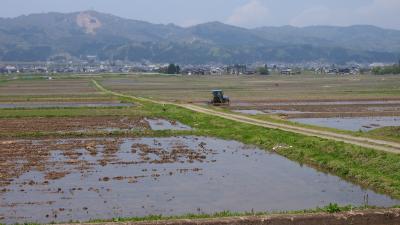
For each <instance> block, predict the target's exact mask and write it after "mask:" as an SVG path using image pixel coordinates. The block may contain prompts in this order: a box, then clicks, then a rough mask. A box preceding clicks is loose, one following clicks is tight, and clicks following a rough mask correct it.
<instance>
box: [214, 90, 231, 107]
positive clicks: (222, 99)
mask: <svg viewBox="0 0 400 225" xmlns="http://www.w3.org/2000/svg"><path fill="white" fill-rule="evenodd" d="M212 95H213V99H212V100H211V102H210V104H212V105H229V103H230V100H229V97H228V96H224V92H223V91H222V90H213V91H212Z"/></svg>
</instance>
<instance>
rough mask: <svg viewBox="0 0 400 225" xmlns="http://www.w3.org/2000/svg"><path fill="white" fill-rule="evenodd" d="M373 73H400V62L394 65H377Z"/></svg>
mask: <svg viewBox="0 0 400 225" xmlns="http://www.w3.org/2000/svg"><path fill="white" fill-rule="evenodd" d="M372 73H374V74H376V75H384V74H400V64H398V65H393V66H384V67H375V68H373V69H372Z"/></svg>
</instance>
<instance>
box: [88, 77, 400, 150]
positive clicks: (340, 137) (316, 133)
mask: <svg viewBox="0 0 400 225" xmlns="http://www.w3.org/2000/svg"><path fill="white" fill-rule="evenodd" d="M93 83H94V84H95V85H96V86H97V87H98V88H99V89H100V90H101V91H104V92H106V93H109V94H113V95H116V96H120V97H130V98H132V99H133V100H142V101H149V102H152V103H158V104H170V105H175V106H178V107H183V108H185V109H189V110H192V111H195V112H199V113H204V114H208V115H212V116H218V117H221V118H225V119H229V120H233V121H237V122H242V123H247V124H252V125H256V126H261V127H265V128H271V129H279V130H283V131H288V132H293V133H297V134H302V135H307V136H313V137H319V138H323V139H329V140H334V141H342V142H345V143H348V144H353V145H358V146H362V147H366V148H372V149H376V150H380V151H385V152H391V153H398V154H400V143H396V142H390V141H384V140H376V139H372V138H365V137H355V136H351V135H346V134H338V133H334V132H329V131H321V130H314V129H310V128H303V127H297V126H292V125H287V124H281V123H274V122H268V121H264V120H258V119H254V118H249V117H247V116H243V115H237V114H233V113H226V112H220V111H217V110H213V109H208V108H204V107H201V106H197V105H193V104H178V103H171V102H163V101H156V100H150V99H145V98H137V97H134V96H129V95H124V94H120V93H116V92H113V91H110V90H107V89H105V88H104V87H102V86H101V85H100V84H99V83H97V82H96V81H93Z"/></svg>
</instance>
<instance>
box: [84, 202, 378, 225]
mask: <svg viewBox="0 0 400 225" xmlns="http://www.w3.org/2000/svg"><path fill="white" fill-rule="evenodd" d="M365 209H372V207H368V206H365V207H360V208H354V207H353V206H343V207H342V206H338V205H337V204H334V203H330V204H329V205H327V206H325V207H322V208H320V207H317V208H315V209H308V210H297V211H282V212H231V211H222V212H217V213H214V214H205V213H201V214H186V215H182V216H163V215H149V216H145V217H131V218H113V219H111V220H91V221H89V222H88V223H104V222H144V221H160V220H179V219H215V218H228V217H241V216H270V215H289V214H290V215H293V214H306V213H307V214H316V213H339V212H349V211H351V210H365Z"/></svg>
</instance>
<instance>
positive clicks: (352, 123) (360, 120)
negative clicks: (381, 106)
mask: <svg viewBox="0 0 400 225" xmlns="http://www.w3.org/2000/svg"><path fill="white" fill-rule="evenodd" d="M290 121H294V122H298V123H303V124H309V125H315V126H321V127H330V128H336V129H340V130H350V131H359V130H362V131H370V130H373V129H376V128H380V127H388V126H400V117H399V116H395V117H344V118H295V119H290Z"/></svg>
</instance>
